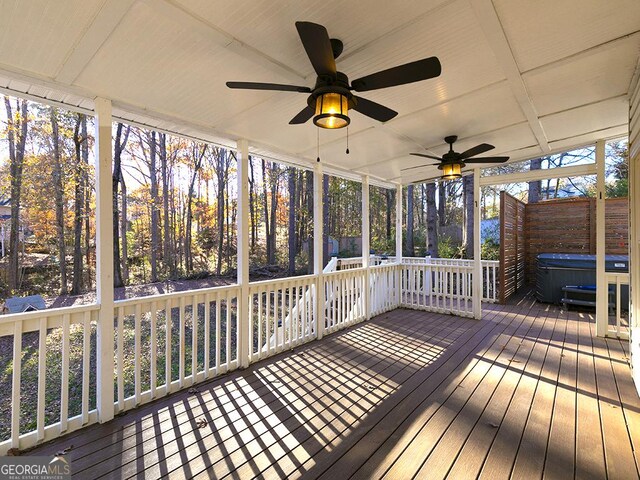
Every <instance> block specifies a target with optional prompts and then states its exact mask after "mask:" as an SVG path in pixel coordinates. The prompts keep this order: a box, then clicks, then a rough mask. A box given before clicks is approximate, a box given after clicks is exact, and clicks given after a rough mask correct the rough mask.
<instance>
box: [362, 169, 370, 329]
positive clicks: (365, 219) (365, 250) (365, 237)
mask: <svg viewBox="0 0 640 480" xmlns="http://www.w3.org/2000/svg"><path fill="white" fill-rule="evenodd" d="M370 237H371V231H370V227H369V176H368V175H364V176H363V177H362V267H363V268H364V269H365V271H364V314H365V318H366V319H367V320H369V319H370V318H371V298H370V296H371V292H370V291H369V285H370V284H371V278H370V277H369V276H370V275H371V268H370V267H371V265H370V264H371V238H370Z"/></svg>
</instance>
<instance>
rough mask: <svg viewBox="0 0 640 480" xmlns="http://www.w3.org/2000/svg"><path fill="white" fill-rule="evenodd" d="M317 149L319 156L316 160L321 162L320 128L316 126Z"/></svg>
mask: <svg viewBox="0 0 640 480" xmlns="http://www.w3.org/2000/svg"><path fill="white" fill-rule="evenodd" d="M316 133H317V136H316V151H317V152H318V158H316V162H318V163H320V129H319V128H316Z"/></svg>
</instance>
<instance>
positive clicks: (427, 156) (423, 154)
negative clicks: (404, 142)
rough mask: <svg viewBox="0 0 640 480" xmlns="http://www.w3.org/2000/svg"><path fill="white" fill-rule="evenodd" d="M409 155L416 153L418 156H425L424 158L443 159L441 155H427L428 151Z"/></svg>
mask: <svg viewBox="0 0 640 480" xmlns="http://www.w3.org/2000/svg"><path fill="white" fill-rule="evenodd" d="M409 155H415V156H416V157H424V158H431V159H433V160H440V161H442V158H440V157H436V156H434V155H427V154H426V153H410V154H409Z"/></svg>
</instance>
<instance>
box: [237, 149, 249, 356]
mask: <svg viewBox="0 0 640 480" xmlns="http://www.w3.org/2000/svg"><path fill="white" fill-rule="evenodd" d="M237 151H238V155H237V158H238V218H237V228H238V254H237V255H238V269H237V275H238V278H237V281H238V285H239V286H240V298H239V299H238V317H237V318H238V366H239V367H240V368H246V367H247V366H248V365H249V342H250V341H251V339H250V338H249V322H251V321H252V320H253V319H251V318H249V143H248V142H247V140H238V144H237Z"/></svg>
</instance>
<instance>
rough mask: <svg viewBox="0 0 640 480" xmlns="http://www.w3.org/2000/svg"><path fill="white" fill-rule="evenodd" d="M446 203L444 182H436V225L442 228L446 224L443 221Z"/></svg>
mask: <svg viewBox="0 0 640 480" xmlns="http://www.w3.org/2000/svg"><path fill="white" fill-rule="evenodd" d="M446 203H447V191H446V189H445V185H444V180H442V179H440V180H438V224H439V225H440V226H441V227H444V226H445V225H446V224H447V223H446V219H445V217H444V216H445V205H446Z"/></svg>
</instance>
